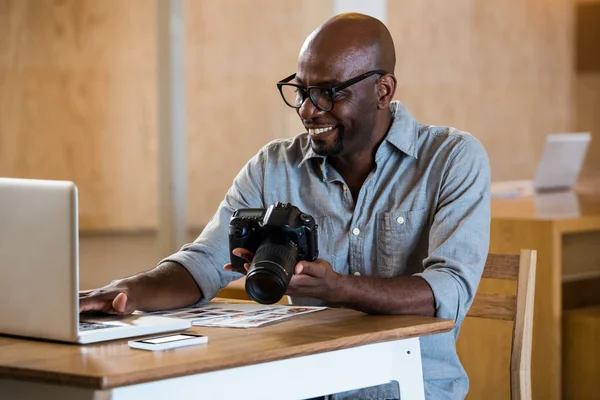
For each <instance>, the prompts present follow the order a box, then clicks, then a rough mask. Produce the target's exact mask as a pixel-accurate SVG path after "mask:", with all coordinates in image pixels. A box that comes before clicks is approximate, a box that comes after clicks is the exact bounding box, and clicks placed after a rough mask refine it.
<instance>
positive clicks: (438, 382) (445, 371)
mask: <svg viewBox="0 0 600 400" xmlns="http://www.w3.org/2000/svg"><path fill="white" fill-rule="evenodd" d="M390 108H391V109H390V111H391V113H392V114H393V123H392V125H391V127H390V129H389V132H388V135H387V137H386V138H385V140H384V141H383V142H382V144H381V145H380V147H379V148H378V149H377V152H376V155H375V162H376V167H375V169H374V170H373V171H372V173H371V174H370V175H369V177H368V178H367V179H366V181H365V182H364V184H363V187H362V189H361V190H360V194H359V196H358V199H357V201H356V202H355V201H354V200H353V198H352V195H351V193H350V191H349V190H348V188H347V187H346V185H345V183H344V180H343V179H342V177H341V176H340V174H339V173H338V172H337V171H336V170H335V169H334V168H333V167H331V166H330V165H329V163H327V162H326V158H325V157H323V156H319V155H317V154H316V153H314V152H313V151H312V149H311V147H310V142H309V138H308V135H307V133H303V134H301V135H298V136H296V137H295V138H293V139H287V140H276V141H274V142H271V143H269V144H267V145H266V146H265V147H263V148H262V149H261V150H260V151H259V152H258V154H256V155H255V156H254V157H253V158H252V159H251V160H250V161H249V162H248V163H247V164H246V165H245V167H244V168H243V169H242V170H241V171H240V173H239V174H238V176H237V177H236V178H235V180H234V182H233V185H232V186H231V188H230V189H229V191H228V192H227V194H226V196H225V198H224V200H223V202H222V203H221V204H220V206H219V208H218V210H217V212H216V214H215V215H214V217H213V218H212V219H211V220H210V222H209V223H208V224H207V226H206V228H205V229H204V230H203V232H202V233H201V235H200V236H199V237H198V239H196V241H195V242H194V243H191V244H188V245H185V246H184V247H183V248H182V249H181V250H180V251H179V252H177V253H176V254H174V255H172V256H171V257H168V258H167V259H165V261H166V260H170V261H175V262H178V263H180V264H181V265H183V266H184V267H185V268H186V269H187V270H188V271H189V272H190V274H191V275H192V276H193V277H194V279H195V280H196V282H197V283H198V286H199V287H200V289H201V291H202V293H203V298H202V300H201V303H202V302H206V301H209V300H210V299H212V298H213V297H214V296H215V295H216V294H217V291H218V290H220V289H221V288H223V287H224V286H226V285H227V284H228V283H229V282H231V281H232V280H234V279H237V278H239V277H240V274H238V273H235V272H227V271H224V270H223V265H224V264H226V263H227V262H229V259H230V257H229V256H230V255H229V247H228V240H227V237H228V233H227V232H228V224H229V219H230V217H231V215H232V213H233V211H234V210H235V209H236V208H242V207H252V208H267V207H268V206H270V205H272V204H274V203H276V202H278V201H281V202H284V203H287V202H289V203H291V204H293V205H295V206H297V207H299V208H300V209H301V210H302V211H304V212H306V213H308V214H311V215H313V217H315V219H316V221H317V223H318V225H319V229H320V233H319V258H322V259H325V260H327V261H329V262H330V263H331V264H332V265H333V268H334V269H335V271H337V272H338V273H340V274H344V275H352V274H354V273H355V272H358V273H360V274H361V275H368V276H375V277H382V278H388V277H393V276H405V275H418V276H421V277H422V278H423V279H425V280H426V281H427V282H428V283H429V285H430V286H431V289H432V290H433V294H434V296H435V309H436V316H438V317H441V318H451V319H453V320H454V321H455V324H456V325H455V328H454V329H453V330H452V331H451V332H448V333H443V334H437V335H432V336H426V337H423V338H422V339H421V353H422V359H423V376H424V379H425V393H426V398H428V399H462V398H464V397H465V395H466V393H467V391H468V379H467V376H466V373H465V371H464V369H463V368H462V365H461V363H460V361H459V359H458V356H457V354H456V347H455V342H456V338H457V336H458V332H459V328H460V324H461V322H462V320H463V318H464V317H465V314H466V313H467V310H468V308H469V307H470V304H471V302H472V300H473V296H474V295H475V292H476V290H477V286H478V284H479V280H480V277H481V274H482V270H483V266H484V263H485V260H486V257H487V253H488V246H489V234H490V194H489V185H490V169H489V161H488V158H487V154H486V152H485V150H484V148H483V147H482V146H481V144H480V143H479V141H477V140H476V139H475V138H474V137H473V136H471V135H470V134H468V133H464V132H460V131H458V130H456V129H454V128H450V127H442V126H431V125H423V124H419V123H418V122H417V121H416V119H415V118H414V117H413V116H412V114H410V112H409V111H408V110H407V109H406V108H405V107H404V106H403V105H402V104H401V103H399V102H393V103H392V104H391V107H390ZM398 296H402V293H398ZM291 301H292V302H293V303H294V304H303V305H317V304H321V303H320V302H319V301H317V300H315V299H306V298H291ZM397 397H399V396H398V391H397V384H388V385H383V386H379V387H375V388H369V389H365V390H360V391H353V392H348V393H344V394H339V395H337V396H336V398H341V399H343V398H357V399H386V398H397Z"/></svg>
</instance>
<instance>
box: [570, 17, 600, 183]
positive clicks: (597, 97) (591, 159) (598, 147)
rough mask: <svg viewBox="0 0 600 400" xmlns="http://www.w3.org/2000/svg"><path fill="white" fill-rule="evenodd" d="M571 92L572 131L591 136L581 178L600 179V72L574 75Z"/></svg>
mask: <svg viewBox="0 0 600 400" xmlns="http://www.w3.org/2000/svg"><path fill="white" fill-rule="evenodd" d="M598 23H600V21H598ZM598 48H599V49H600V38H598ZM573 90H574V96H573V111H574V117H575V123H574V125H575V127H574V130H577V131H582V132H590V133H591V135H592V141H591V142H590V147H589V149H588V153H587V156H586V159H585V164H584V166H583V171H582V177H587V178H597V177H600V72H597V73H577V74H575V76H574V77H573Z"/></svg>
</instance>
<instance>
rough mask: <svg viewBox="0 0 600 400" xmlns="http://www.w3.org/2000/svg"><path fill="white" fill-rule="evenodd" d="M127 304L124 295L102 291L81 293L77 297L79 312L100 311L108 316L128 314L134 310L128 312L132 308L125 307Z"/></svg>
mask: <svg viewBox="0 0 600 400" xmlns="http://www.w3.org/2000/svg"><path fill="white" fill-rule="evenodd" d="M115 293H116V296H115ZM127 303H128V298H127V295H126V294H125V293H122V292H109V293H103V292H102V290H100V291H97V290H96V291H94V293H83V295H82V296H80V297H79V312H80V313H82V312H86V311H100V312H104V313H108V314H123V313H125V314H128V313H131V312H133V311H134V310H129V309H128V308H132V307H127V305H128V304H127ZM130 303H131V302H130ZM130 306H131V304H130Z"/></svg>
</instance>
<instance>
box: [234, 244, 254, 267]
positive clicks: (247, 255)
mask: <svg viewBox="0 0 600 400" xmlns="http://www.w3.org/2000/svg"><path fill="white" fill-rule="evenodd" d="M232 253H233V255H234V256H237V257H240V258H243V259H244V260H246V261H247V262H249V263H251V262H252V259H253V258H254V253H253V252H251V251H249V250H246V249H242V248H241V247H238V248H236V249H233V251H232Z"/></svg>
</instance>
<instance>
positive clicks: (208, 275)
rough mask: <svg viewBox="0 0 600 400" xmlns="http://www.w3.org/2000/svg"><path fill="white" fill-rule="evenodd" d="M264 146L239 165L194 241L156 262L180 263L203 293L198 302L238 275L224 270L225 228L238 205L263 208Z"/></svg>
mask: <svg viewBox="0 0 600 400" xmlns="http://www.w3.org/2000/svg"><path fill="white" fill-rule="evenodd" d="M263 154H264V149H263V150H261V151H260V152H259V153H258V154H256V155H255V156H254V157H253V158H252V159H250V161H248V163H247V164H246V165H245V166H244V168H242V170H241V171H240V172H239V173H238V175H237V176H236V178H235V179H234V181H233V184H232V186H231V187H230V188H229V190H228V191H227V194H226V195H225V198H224V199H223V201H222V202H221V204H220V205H219V208H218V210H217V212H216V213H215V215H214V216H213V217H212V218H211V220H210V221H209V222H208V224H207V225H206V227H205V228H204V229H203V231H202V233H201V234H200V236H198V238H197V239H196V240H195V241H194V242H193V243H189V244H186V245H185V246H183V247H182V248H181V250H179V251H178V252H177V253H175V254H173V255H171V256H169V257H167V258H165V259H163V260H162V261H161V262H160V263H159V264H161V263H164V262H167V261H174V262H176V263H179V264H181V265H182V266H183V267H184V268H185V269H186V270H187V271H188V272H189V273H190V274H191V275H192V277H193V278H194V280H195V281H196V284H197V285H198V287H199V288H200V291H201V292H202V298H201V299H200V301H199V302H198V303H197V304H203V303H206V302H208V301H210V300H211V299H212V298H214V297H215V296H216V295H217V293H218V291H219V290H220V289H222V288H223V287H225V286H226V285H227V284H228V283H229V282H231V281H233V280H236V279H239V278H241V277H242V276H243V275H242V274H240V273H237V272H230V271H225V270H224V269H223V266H224V265H225V264H226V263H228V262H229V261H230V255H229V239H228V227H229V220H230V218H231V215H232V214H233V212H234V211H235V209H237V208H245V207H249V208H264V207H265V205H264V196H263V190H262V188H263V184H264V171H265V168H264V156H263Z"/></svg>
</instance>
